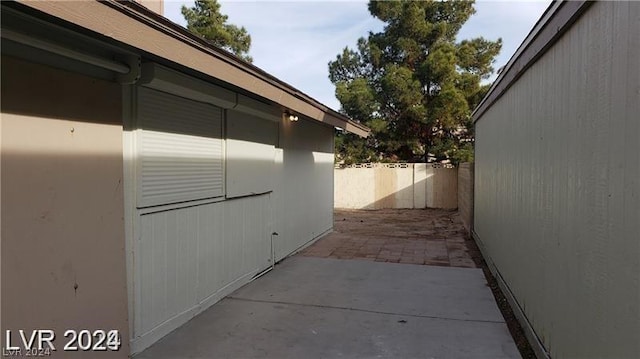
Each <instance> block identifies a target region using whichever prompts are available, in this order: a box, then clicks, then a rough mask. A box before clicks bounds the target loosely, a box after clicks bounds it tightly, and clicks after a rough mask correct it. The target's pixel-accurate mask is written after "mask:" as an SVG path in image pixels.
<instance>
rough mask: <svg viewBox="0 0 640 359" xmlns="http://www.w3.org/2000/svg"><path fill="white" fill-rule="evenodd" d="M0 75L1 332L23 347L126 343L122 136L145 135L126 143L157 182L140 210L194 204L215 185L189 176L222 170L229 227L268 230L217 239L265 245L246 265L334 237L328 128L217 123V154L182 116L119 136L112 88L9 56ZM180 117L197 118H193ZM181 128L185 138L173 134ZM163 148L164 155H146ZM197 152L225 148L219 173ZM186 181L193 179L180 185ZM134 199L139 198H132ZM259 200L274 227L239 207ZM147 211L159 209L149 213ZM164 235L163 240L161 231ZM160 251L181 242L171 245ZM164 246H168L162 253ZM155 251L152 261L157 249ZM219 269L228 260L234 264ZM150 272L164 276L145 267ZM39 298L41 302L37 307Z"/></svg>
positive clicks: (212, 134) (127, 159)
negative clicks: (22, 341) (82, 341)
mask: <svg viewBox="0 0 640 359" xmlns="http://www.w3.org/2000/svg"><path fill="white" fill-rule="evenodd" d="M1 63H2V82H1V85H2V91H1V92H2V94H3V97H2V108H1V112H2V116H1V117H0V121H1V122H0V126H1V129H2V131H1V132H0V135H1V136H2V139H1V141H0V146H1V147H0V152H1V155H2V162H1V163H0V165H1V176H2V177H1V184H2V186H1V192H2V193H1V194H2V201H1V207H2V208H1V210H2V213H3V216H2V223H1V224H0V228H1V235H2V258H1V263H2V268H1V269H2V270H1V273H2V281H1V282H2V291H3V294H2V308H1V312H2V315H3V316H2V330H3V332H4V330H6V329H11V330H12V331H17V330H18V329H23V330H25V331H27V333H30V331H31V330H33V329H38V328H47V329H52V330H54V331H55V332H56V333H62V332H64V330H66V329H69V328H86V329H89V330H95V329H99V328H110V329H117V330H119V332H120V334H121V336H122V338H129V337H130V335H129V323H128V322H132V321H133V320H134V318H129V317H128V313H127V305H128V298H127V295H128V293H127V273H126V263H127V262H126V261H127V253H126V251H125V247H126V243H125V216H127V213H125V208H130V210H132V211H134V212H135V211H138V210H140V208H137V207H147V206H142V205H141V204H140V203H138V202H137V200H138V199H137V198H132V197H131V196H129V197H130V198H128V199H127V196H126V195H125V185H128V186H130V185H131V183H129V184H127V180H128V179H130V177H129V175H127V174H126V173H125V168H126V169H128V170H135V171H137V170H138V168H137V167H136V168H131V167H132V164H131V154H130V153H129V154H127V153H124V154H123V148H124V147H126V146H125V145H126V144H127V142H126V141H125V142H124V143H123V136H124V137H125V138H127V136H128V137H129V138H131V137H133V136H136V135H135V134H133V133H132V132H131V131H132V130H136V129H142V130H145V131H146V132H147V133H150V134H151V135H152V136H148V137H144V136H143V137H142V138H141V137H137V138H136V139H137V140H140V142H136V143H137V145H140V146H142V145H143V144H142V143H141V142H142V141H143V140H144V141H147V142H145V143H144V145H146V146H147V147H146V149H147V150H148V152H146V153H145V156H146V159H151V160H152V161H149V164H150V166H148V168H149V170H148V174H149V176H150V177H152V176H151V174H154V173H160V174H159V175H158V176H157V180H155V181H148V182H147V184H148V187H146V188H148V190H149V195H150V197H153V195H155V194H157V193H158V192H159V191H161V190H163V189H167V188H168V189H169V190H174V191H173V192H179V194H181V195H183V194H184V193H192V192H197V193H195V194H194V196H196V195H197V196H201V195H202V193H210V192H212V191H215V190H217V189H216V188H212V186H211V184H210V183H209V182H206V183H205V182H203V181H202V180H201V178H202V177H205V176H206V177H207V179H208V178H209V177H212V176H216V175H218V173H214V172H212V171H213V170H211V171H209V170H207V171H205V170H200V167H214V168H220V171H221V172H220V173H222V174H223V176H224V177H223V179H222V180H223V181H225V183H224V186H225V188H224V190H226V193H222V194H221V195H225V196H226V199H227V200H226V201H224V202H220V203H229V206H234V208H236V207H237V208H238V211H237V212H234V213H233V214H234V215H235V214H236V213H239V215H237V216H236V217H237V218H243V217H242V216H241V215H242V214H243V213H249V212H251V213H257V215H256V216H258V215H259V216H262V217H258V218H257V220H255V221H254V222H255V223H261V224H262V223H266V224H265V225H255V226H253V227H252V229H255V230H256V231H255V232H249V231H248V230H246V231H244V232H243V233H240V231H235V232H237V233H234V236H228V237H225V238H221V239H220V238H214V239H220V240H223V239H224V240H226V241H227V242H231V241H237V242H238V243H240V244H241V243H242V242H243V238H244V237H242V236H243V235H244V236H245V237H247V236H249V234H251V235H253V234H255V233H257V234H256V235H254V236H253V237H252V238H258V239H262V238H263V237H262V236H261V235H262V234H264V233H266V237H264V238H266V239H267V240H266V241H263V243H267V246H265V248H266V249H265V251H263V252H259V253H257V254H256V255H255V256H254V257H256V258H254V257H251V259H252V260H261V258H257V257H258V256H262V255H263V254H266V257H265V258H269V259H271V256H272V251H273V252H274V253H275V257H276V259H281V258H282V257H284V256H286V255H287V254H289V253H291V252H292V251H293V250H295V249H296V248H298V247H300V246H302V245H303V244H305V243H306V242H308V241H310V240H313V239H314V238H315V237H317V236H319V235H321V234H322V233H324V232H326V231H328V230H330V229H331V227H332V224H333V218H332V197H331V193H332V191H333V188H332V176H333V172H332V171H333V153H332V149H333V143H332V140H333V131H334V130H333V128H332V127H329V126H322V125H319V124H315V123H313V122H311V121H309V120H306V119H302V121H299V122H296V123H295V124H292V123H288V122H286V123H277V122H268V121H266V120H260V119H252V118H249V117H246V116H244V115H242V114H240V113H237V112H234V111H228V112H227V126H226V134H225V135H226V140H225V141H224V143H220V144H217V143H216V141H213V140H216V139H218V140H219V139H220V137H221V136H222V133H221V132H220V131H221V129H220V126H221V122H220V121H221V120H220V121H214V119H212V120H211V121H206V123H204V124H203V123H196V122H195V121H190V122H188V121H187V119H188V118H182V117H184V116H188V113H186V112H184V111H182V112H181V111H178V112H177V113H175V117H171V118H172V119H175V120H177V121H166V122H158V121H156V122H153V121H146V122H145V121H141V122H138V123H137V124H136V125H135V126H133V127H132V128H129V125H128V124H127V125H126V126H124V127H123V107H125V106H126V103H123V97H124V96H123V87H122V86H121V85H120V84H117V83H113V82H108V81H104V80H100V79H95V78H90V77H87V76H84V75H80V74H75V73H71V72H67V71H64V70H59V69H56V68H53V67H49V66H44V65H38V64H34V63H30V62H28V61H24V60H20V59H18V58H14V57H10V56H6V55H3V56H2V62H1ZM25 74H28V76H25ZM189 105H192V103H190V102H189ZM194 105H197V104H194ZM158 106H160V104H158ZM189 109H190V110H191V111H195V110H196V108H195V107H192V106H189ZM169 110H175V108H174V107H170V108H169V109H168V110H167V111H169ZM203 111H204V110H203ZM212 113H214V114H215V113H216V112H215V111H213V112H212ZM170 114H173V113H170ZM181 116H182V117H181ZM164 117H169V116H164ZM218 117H220V116H219V115H218ZM138 119H140V118H139V117H138ZM178 122H180V123H182V124H183V125H182V126H177V123H178ZM214 125H215V126H217V127H215V128H214ZM198 126H200V127H198ZM203 126H206V127H204V128H203ZM216 129H217V131H218V132H216ZM138 135H139V134H138ZM154 141H155V142H154ZM169 141H173V142H169ZM198 141H199V142H198ZM176 142H178V143H180V144H185V143H186V145H189V146H191V147H188V149H189V151H186V150H183V151H176V150H175V148H173V147H171V144H174V143H176ZM166 143H169V144H170V145H165V146H160V145H157V144H166ZM152 144H156V145H155V147H154V146H152ZM200 144H205V145H207V144H214V145H217V146H225V147H224V149H223V153H224V154H225V156H226V157H225V160H226V167H225V166H224V164H223V163H220V164H219V165H212V166H199V164H204V165H211V164H212V163H215V164H217V162H213V161H214V160H215V159H212V156H211V155H210V153H209V152H204V151H203V152H202V153H198V155H194V154H193V153H194V151H195V150H196V148H195V147H194V146H196V145H200ZM186 145H185V146H186ZM204 147H205V148H207V149H208V147H207V146H204ZM138 150H140V149H138ZM138 154H139V153H138ZM140 162H142V161H140ZM274 163H275V166H274ZM154 166H155V167H154ZM171 166H174V167H176V168H178V167H180V166H182V168H186V169H184V170H182V171H174V172H171V173H170V176H168V177H170V178H172V179H176V181H173V182H170V183H169V181H168V180H167V178H162V176H161V175H162V173H166V172H163V171H159V170H157V168H161V169H166V168H168V167H171ZM140 171H141V170H140ZM198 171H200V172H198ZM176 172H178V173H176ZM201 173H202V175H200V174H201ZM145 174H147V172H145ZM189 174H191V176H192V177H194V178H192V179H190V178H186V177H188V176H189ZM194 174H195V175H194ZM183 175H184V176H183ZM165 177H167V176H165ZM152 179H153V178H152ZM160 182H162V183H160ZM158 183H160V184H161V185H163V186H164V187H161V186H159V185H157V184H158ZM184 184H187V187H188V189H189V190H190V191H189V192H184V191H182V192H181V191H178V190H183V189H184V188H182V187H180V188H178V185H184ZM171 186H172V187H171ZM142 192H143V191H142V190H137V193H138V194H140V193H142ZM268 192H270V197H269V198H270V200H271V201H272V203H267V200H260V201H261V202H260V203H262V204H264V206H265V207H267V208H269V210H270V211H271V214H270V213H269V211H268V210H264V211H263V210H258V208H260V207H258V206H254V205H253V204H247V205H244V207H243V206H241V205H239V204H238V203H240V202H248V201H249V198H251V199H254V198H258V196H253V195H256V194H258V193H268ZM126 193H129V194H130V192H129V191H126ZM140 195H141V194H140ZM141 196H142V195H141ZM231 197H238V198H237V199H231ZM265 197H266V196H261V197H260V198H262V199H264V198H265ZM182 199H184V198H182ZM182 199H181V200H182ZM191 199H193V198H187V200H191ZM198 199H200V197H199V198H198ZM173 200H174V201H176V199H175V198H173ZM162 201H163V203H162V204H163V205H164V204H168V203H169V202H170V200H167V199H166V198H162ZM256 201H257V199H256ZM130 202H131V203H130ZM171 203H175V202H171ZM185 203H187V202H186V201H185ZM156 205H159V203H155V202H154V204H149V206H148V207H153V206H156ZM187 207H188V208H187ZM201 207H204V205H203V206H201ZM209 207H213V205H210V206H209ZM163 208H164V207H163ZM164 209H166V208H164ZM164 209H163V212H162V213H164V214H166V215H167V216H168V214H169V213H174V212H178V211H179V210H180V211H182V212H186V211H188V212H189V213H196V206H184V207H180V208H177V207H176V209H175V211H174V212H172V211H173V208H172V209H171V210H168V209H167V210H164ZM254 209H255V210H254ZM183 210H184V211H183ZM182 212H181V213H182ZM141 213H142V212H135V217H136V219H135V221H138V218H139V217H142V216H143V215H144V216H147V217H146V219H148V218H150V216H151V214H150V212H149V211H147V212H145V213H144V214H141ZM154 213H156V212H154ZM216 213H217V212H216ZM205 214H206V213H205V212H203V215H202V216H201V217H190V219H194V218H195V219H203V218H204V219H206V220H205V221H202V222H206V223H207V225H209V224H211V223H214V220H217V219H216V218H213V219H212V217H211V216H210V217H205V216H204V215H205ZM268 216H272V217H268ZM131 217H133V216H128V218H131ZM165 217H166V216H165ZM265 217H266V218H265ZM141 221H142V220H141ZM239 221H240V220H239ZM162 225H163V227H165V228H166V227H167V225H166V224H165V223H164V222H163V223H162ZM168 227H169V228H170V229H171V228H172V227H171V226H170V225H169V226H168ZM220 227H223V226H220ZM247 227H248V226H244V227H243V228H245V229H246V228H247ZM265 227H268V228H265ZM184 228H187V227H184ZM207 228H208V227H207ZM265 229H268V231H266V230H265ZM274 231H275V232H278V233H279V235H278V236H275V237H274V238H273V241H274V243H273V244H271V243H270V242H269V236H270V234H271V233H272V232H274ZM258 232H259V233H258ZM141 233H142V230H141ZM174 233H177V232H174ZM246 233H249V234H246ZM259 235H260V237H259ZM167 237H168V238H169V239H175V240H178V239H180V240H181V243H184V242H185V238H184V237H181V236H180V235H174V236H173V237H171V236H170V235H169V236H167ZM146 239H147V238H142V240H146ZM211 241H213V239H212V240H211ZM171 243H173V242H172V240H166V239H165V244H166V246H168V244H171ZM234 243H235V242H234ZM225 245H226V243H225ZM271 245H273V249H272V248H270V246H271ZM229 247H230V246H229ZM235 248H238V246H236V247H233V249H235ZM155 249H159V250H156V252H162V250H163V249H162V248H161V246H156V247H155ZM260 249H263V248H262V247H261V248H260ZM240 250H243V249H242V248H240ZM146 253H151V252H146ZM153 253H155V252H153ZM251 254H253V252H252V253H251ZM154 258H155V257H154ZM228 258H232V259H234V260H235V258H237V256H236V257H233V256H228ZM190 260H191V258H190ZM191 262H194V261H193V260H191ZM140 263H142V262H140ZM157 263H161V264H162V265H165V264H164V263H165V262H154V265H157ZM260 264H263V263H262V262H260ZM141 265H142V264H141ZM266 266H267V264H264V267H266ZM190 268H191V267H190ZM261 269H263V268H262V267H261ZM156 270H157V268H156ZM158 272H160V271H158ZM161 284H162V283H160V285H161ZM154 288H155V287H154ZM42 293H47V295H46V297H43V296H42V295H41V294H42ZM88 313H89V314H88ZM154 314H155V313H154ZM132 333H133V332H132ZM134 334H135V333H134ZM14 338H15V337H14ZM2 339H4V336H3V337H2ZM122 345H123V347H122V348H121V350H120V351H119V352H113V353H111V354H112V355H113V356H115V357H126V356H127V354H128V353H129V348H128V345H129V341H128V340H123V341H122Z"/></svg>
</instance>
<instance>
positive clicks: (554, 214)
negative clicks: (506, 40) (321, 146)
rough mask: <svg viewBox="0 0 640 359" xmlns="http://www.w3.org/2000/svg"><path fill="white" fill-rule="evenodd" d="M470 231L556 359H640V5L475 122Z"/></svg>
mask: <svg viewBox="0 0 640 359" xmlns="http://www.w3.org/2000/svg"><path fill="white" fill-rule="evenodd" d="M475 169H476V173H475V231H476V233H477V235H478V237H479V240H480V242H481V244H482V245H484V247H485V249H486V253H488V254H489V256H490V259H491V260H493V261H494V263H495V265H496V266H497V269H498V270H499V272H500V274H501V275H502V277H503V278H504V280H505V281H506V283H507V284H508V286H509V287H510V289H511V291H512V292H513V294H514V296H515V298H516V299H517V301H518V303H519V304H520V306H521V308H522V309H523V310H524V313H525V315H526V317H527V318H528V320H529V322H530V323H531V325H532V326H533V328H534V330H535V332H536V333H537V335H538V337H539V338H540V339H541V341H542V342H543V344H544V345H545V347H546V348H547V349H548V350H549V351H550V353H551V356H552V357H553V358H639V357H640V228H639V225H640V3H638V2H596V3H595V4H594V5H592V6H591V7H590V8H589V9H588V10H587V12H586V13H585V14H584V15H583V16H582V17H581V18H580V19H579V20H578V21H577V22H576V23H575V24H574V25H573V27H572V28H571V29H570V30H569V31H568V32H567V33H566V34H565V35H564V36H563V37H562V38H561V39H560V40H559V41H558V42H557V43H556V44H554V45H553V46H552V48H551V49H550V50H549V51H548V52H546V53H545V54H544V55H543V56H542V57H541V58H540V59H539V60H538V62H537V63H535V64H534V65H533V67H531V68H530V69H529V70H528V71H527V72H526V73H524V75H523V76H522V77H521V78H520V79H519V80H518V81H517V82H516V83H515V84H514V85H513V86H512V87H511V88H510V89H509V90H508V91H507V92H506V94H505V95H504V96H503V97H502V98H501V99H499V100H498V101H497V102H496V103H495V104H494V105H493V106H492V107H491V108H490V109H489V110H488V111H487V112H486V113H485V114H484V115H483V116H482V117H481V118H480V119H479V121H478V122H477V123H476V164H475Z"/></svg>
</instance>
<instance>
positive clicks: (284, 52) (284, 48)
mask: <svg viewBox="0 0 640 359" xmlns="http://www.w3.org/2000/svg"><path fill="white" fill-rule="evenodd" d="M192 3H193V2H192V1H171V0H167V1H166V2H165V16H166V17H168V18H169V19H171V20H172V21H174V22H176V23H178V24H180V25H182V26H184V25H185V22H184V19H183V18H182V14H181V13H180V7H181V6H182V5H183V4H186V5H187V6H191V5H192ZM220 3H221V5H222V12H223V13H225V14H226V15H228V16H229V22H230V23H232V24H235V25H238V26H244V27H246V28H247V30H248V31H249V33H250V34H251V38H252V46H251V51H250V54H251V56H253V59H254V64H255V65H256V66H258V67H260V68H262V69H264V70H265V71H267V72H268V73H270V74H272V75H274V76H276V77H278V78H279V79H281V80H283V81H284V82H287V83H289V84H290V85H292V86H294V87H296V88H297V89H299V90H300V91H301V92H304V93H306V94H308V95H309V96H311V97H313V98H315V99H316V100H318V101H320V102H322V103H323V104H325V105H327V106H329V107H331V108H333V109H336V110H337V109H339V107H340V104H339V102H338V101H337V100H336V98H335V95H334V87H333V84H331V82H330V81H329V79H328V66H327V64H328V62H329V61H331V60H333V59H335V57H336V55H337V54H338V53H340V52H341V51H342V49H343V48H344V47H345V46H349V47H353V46H355V44H356V41H357V39H358V38H360V37H362V36H366V35H367V33H368V32H369V31H374V32H377V31H381V30H382V28H383V23H382V22H380V21H378V20H377V19H375V18H373V17H372V16H371V15H370V14H369V11H368V9H367V3H366V2H365V1H255V0H254V1H224V0H222V1H220ZM548 4H549V1H544V2H522V1H520V2H497V1H492V2H483V1H480V2H477V3H476V10H477V12H476V14H475V15H474V16H472V17H471V19H470V20H469V21H468V22H467V23H466V24H465V25H464V26H463V28H462V30H461V31H460V36H459V39H463V38H473V37H479V36H483V37H485V38H488V39H494V40H495V39H497V38H499V37H502V39H503V50H502V53H501V54H500V56H499V57H498V60H497V61H496V66H497V67H498V66H502V65H504V64H505V63H506V62H507V61H508V59H509V57H510V56H511V55H512V54H513V53H514V52H515V50H516V49H517V47H518V46H519V45H520V43H521V42H522V40H524V38H525V36H526V35H527V33H528V32H529V30H530V29H531V28H532V27H533V25H534V24H535V22H536V21H537V19H538V18H539V17H540V15H541V14H542V13H543V12H544V9H545V8H546V7H547V6H548Z"/></svg>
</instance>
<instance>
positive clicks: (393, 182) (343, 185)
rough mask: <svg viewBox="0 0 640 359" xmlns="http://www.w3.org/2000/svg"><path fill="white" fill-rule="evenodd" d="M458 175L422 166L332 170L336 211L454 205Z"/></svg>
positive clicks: (366, 166)
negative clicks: (341, 209)
mask: <svg viewBox="0 0 640 359" xmlns="http://www.w3.org/2000/svg"><path fill="white" fill-rule="evenodd" d="M457 176H458V173H457V169H455V168H444V167H441V166H439V165H436V166H434V165H431V164H426V163H408V164H370V165H358V166H352V167H347V168H336V169H335V174H334V182H335V185H334V198H335V207H336V208H352V209H380V208H445V209H455V208H456V207H457V206H458V202H457V201H458V199H457V196H458V194H457V189H458V179H457Z"/></svg>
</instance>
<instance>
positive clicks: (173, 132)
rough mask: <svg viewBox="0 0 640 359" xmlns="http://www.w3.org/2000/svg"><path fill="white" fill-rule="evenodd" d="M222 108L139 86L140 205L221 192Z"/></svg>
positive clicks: (222, 188)
mask: <svg viewBox="0 0 640 359" xmlns="http://www.w3.org/2000/svg"><path fill="white" fill-rule="evenodd" d="M222 116H223V112H222V109H221V108H219V107H215V106H212V105H209V104H204V103H201V102H196V101H192V100H188V99H185V98H182V97H178V96H174V95H170V94H167V93H164V92H160V91H156V90H152V89H149V88H145V87H140V88H139V91H138V110H137V125H138V130H137V137H136V149H137V155H138V159H137V182H138V188H137V193H138V195H137V197H138V198H137V199H138V207H148V206H156V205H162V204H169V203H176V202H184V201H191V200H197V199H204V198H212V197H219V196H223V195H224V172H223V171H224V163H223V158H224V157H223V155H224V154H223V142H222Z"/></svg>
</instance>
